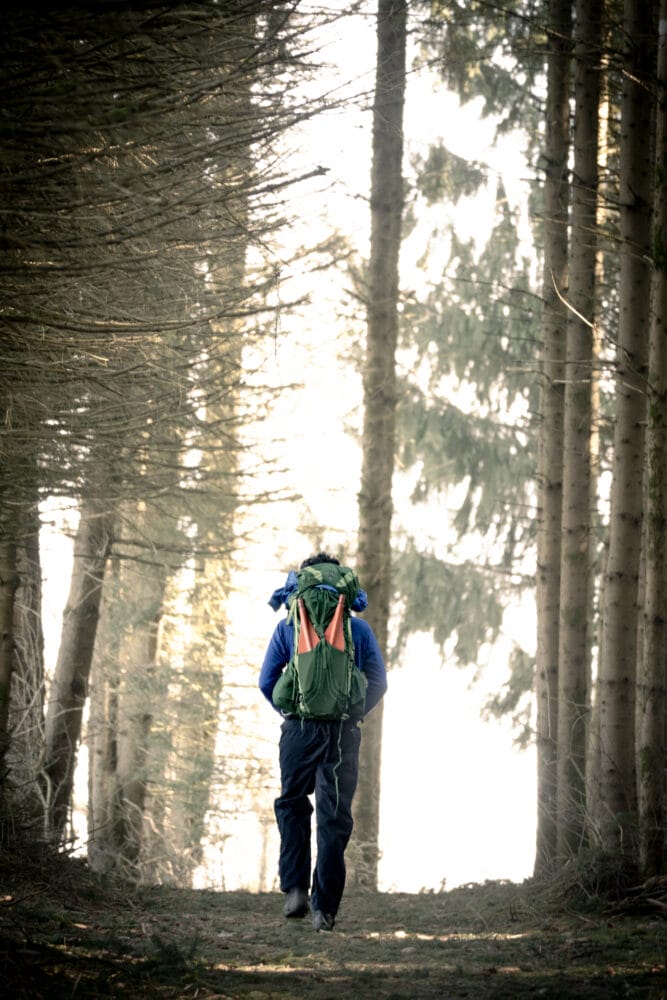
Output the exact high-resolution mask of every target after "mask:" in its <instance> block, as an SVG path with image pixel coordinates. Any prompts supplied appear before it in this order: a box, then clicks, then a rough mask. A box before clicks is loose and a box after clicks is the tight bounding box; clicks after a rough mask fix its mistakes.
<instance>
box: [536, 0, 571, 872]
mask: <svg viewBox="0 0 667 1000" xmlns="http://www.w3.org/2000/svg"><path fill="white" fill-rule="evenodd" d="M571 32H572V6H571V0H552V3H551V4H550V9H549V47H550V51H549V62H548V84H547V87H548V89H547V112H546V150H545V154H546V175H545V180H544V280H543V300H544V306H543V312H542V380H541V385H540V438H539V454H538V524H537V579H536V590H537V662H536V676H535V687H536V700H537V723H536V725H537V845H536V860H535V873H536V874H540V873H542V872H544V871H545V870H546V869H548V867H549V865H550V864H551V863H552V861H553V860H554V857H555V855H556V830H557V827H556V787H557V785H556V736H557V725H558V712H557V707H558V697H557V696H558V631H559V601H560V542H561V501H562V465H563V378H564V360H565V328H566V313H565V309H564V306H563V304H562V302H561V301H560V299H559V297H558V294H557V292H556V289H558V291H559V292H560V293H561V294H564V293H565V292H566V287H567V216H568V194H569V186H568V177H567V160H568V152H569V120H570V119H569V67H570V37H571Z"/></svg>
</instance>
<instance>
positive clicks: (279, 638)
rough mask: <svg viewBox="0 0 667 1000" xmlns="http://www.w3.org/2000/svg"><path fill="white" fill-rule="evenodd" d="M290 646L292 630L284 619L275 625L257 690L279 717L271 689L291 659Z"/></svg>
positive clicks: (291, 643) (278, 710)
mask: <svg viewBox="0 0 667 1000" xmlns="http://www.w3.org/2000/svg"><path fill="white" fill-rule="evenodd" d="M292 646H293V637H292V628H291V626H290V625H289V624H288V622H287V619H286V618H285V619H283V621H281V622H278V624H277V625H276V628H275V630H274V633H273V635H272V636H271V639H270V641H269V645H268V647H267V650H266V653H265V654H264V662H263V663H262V669H261V670H260V673H259V689H260V691H261V692H262V694H263V695H264V697H265V698H266V700H267V701H268V702H269V704H270V705H271V708H273V709H275V711H276V712H278V713H279V714H280V715H282V712H281V711H280V709H279V708H276V706H275V705H274V704H273V700H272V695H273V689H274V687H275V686H276V681H277V680H278V678H279V677H280V675H281V674H282V672H283V670H284V669H285V667H286V666H287V664H288V663H289V661H290V660H291V658H292Z"/></svg>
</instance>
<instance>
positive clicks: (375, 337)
mask: <svg viewBox="0 0 667 1000" xmlns="http://www.w3.org/2000/svg"><path fill="white" fill-rule="evenodd" d="M406 27H407V3H406V2H405V0H378V13H377V65H376V79H375V102H374V106H373V157H372V167H371V240H370V264H369V290H368V306H367V338H366V357H365V362H364V378H363V383H364V427H363V460H362V472H361V492H360V495H359V553H358V560H357V565H358V570H359V576H360V579H361V582H362V586H363V587H364V588H365V590H366V591H367V593H368V613H367V616H366V617H367V620H368V621H369V623H370V625H371V626H372V628H373V630H374V632H375V634H376V636H377V639H378V642H379V644H380V648H381V649H382V651H383V653H384V654H385V655H386V650H387V627H388V620H389V600H390V595H391V521H392V513H393V503H392V478H393V469H394V450H395V421H396V371H395V367H396V345H397V340H398V289H399V275H398V266H399V254H400V246H401V217H402V211H403V200H404V195H403V170H402V164H403V106H404V96H405V58H406V55H405V53H406ZM381 753H382V705H381V704H380V705H379V706H378V707H377V708H375V709H374V711H373V712H372V713H371V715H369V717H368V719H367V720H366V721H365V722H364V725H363V740H362V750H361V757H360V772H359V786H358V790H357V795H356V807H355V828H356V830H355V845H356V848H357V851H356V857H357V861H356V864H355V878H356V880H357V882H358V883H359V884H363V885H366V886H368V887H370V888H375V887H376V885H377V871H378V836H379V813H380V763H381Z"/></svg>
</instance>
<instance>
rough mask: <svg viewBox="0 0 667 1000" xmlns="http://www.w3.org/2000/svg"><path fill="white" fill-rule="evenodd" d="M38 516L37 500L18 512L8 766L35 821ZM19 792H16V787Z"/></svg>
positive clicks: (39, 681)
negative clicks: (19, 513)
mask: <svg viewBox="0 0 667 1000" xmlns="http://www.w3.org/2000/svg"><path fill="white" fill-rule="evenodd" d="M39 532H40V518H39V509H38V506H37V504H36V503H34V504H30V505H26V507H25V509H24V510H23V511H22V512H21V516H20V526H19V533H18V539H19V544H18V548H17V573H18V589H17V591H16V598H15V601H14V646H15V665H14V672H13V676H12V685H11V692H10V706H9V708H10V716H9V729H10V732H11V734H12V739H11V746H10V748H9V755H8V764H9V770H10V774H11V776H12V784H13V785H14V787H15V789H16V790H17V794H19V795H20V801H21V807H22V808H24V809H25V815H26V816H28V815H29V816H31V817H34V819H35V820H38V819H39V817H40V816H41V805H40V799H39V795H38V787H37V775H38V772H39V768H40V766H41V761H42V754H43V752H44V632H43V628H42V568H41V559H40V548H39ZM19 790H20V791H19Z"/></svg>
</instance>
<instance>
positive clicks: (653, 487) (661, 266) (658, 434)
mask: <svg viewBox="0 0 667 1000" xmlns="http://www.w3.org/2000/svg"><path fill="white" fill-rule="evenodd" d="M657 98H658V100H657V108H656V153H655V189H654V220H653V267H654V270H653V288H652V296H651V303H652V313H651V329H650V343H649V389H648V402H649V405H648V422H647V431H646V434H647V439H646V457H647V465H648V476H647V496H646V525H645V532H644V542H645V547H644V570H645V587H644V604H643V607H644V614H643V622H642V627H643V636H642V640H643V641H642V643H641V653H642V655H641V658H640V660H639V664H638V679H637V706H636V726H637V732H636V742H637V793H638V806H639V866H640V870H641V873H642V875H643V877H644V878H649V877H651V876H654V875H658V874H660V873H661V871H662V866H663V859H664V852H665V823H666V819H667V817H666V814H665V778H664V768H665V751H666V747H665V722H666V720H665V712H666V711H667V692H666V688H667V190H666V185H667V0H661V3H660V25H659V35H658V90H657Z"/></svg>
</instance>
